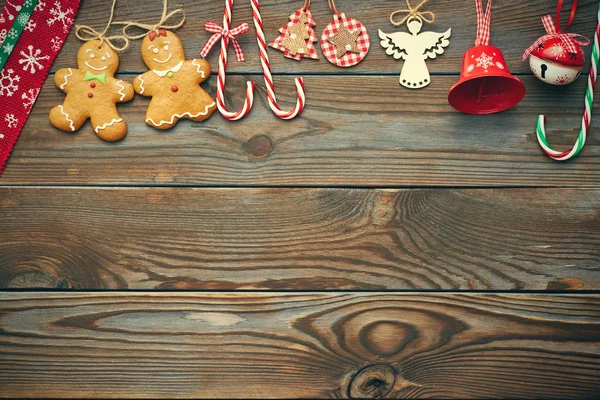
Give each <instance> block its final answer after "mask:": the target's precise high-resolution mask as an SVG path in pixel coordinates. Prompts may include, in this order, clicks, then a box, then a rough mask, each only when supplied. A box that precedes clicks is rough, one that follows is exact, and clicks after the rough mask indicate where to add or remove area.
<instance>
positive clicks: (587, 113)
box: [537, 2, 600, 161]
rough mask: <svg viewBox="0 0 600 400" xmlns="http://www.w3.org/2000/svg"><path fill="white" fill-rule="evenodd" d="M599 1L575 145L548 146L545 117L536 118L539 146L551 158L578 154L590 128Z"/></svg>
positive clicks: (598, 40)
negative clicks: (559, 148)
mask: <svg viewBox="0 0 600 400" xmlns="http://www.w3.org/2000/svg"><path fill="white" fill-rule="evenodd" d="M599 47H600V2H598V23H597V24H596V34H595V38H594V47H593V48H592V63H591V64H592V65H591V67H590V76H589V78H588V84H587V89H586V91H585V109H584V112H583V119H582V121H581V130H580V131H579V136H578V137H577V142H575V146H573V148H572V149H571V150H569V151H565V152H560V151H555V150H552V149H551V148H550V144H549V143H548V140H547V139H546V129H545V128H544V122H545V120H546V117H545V116H544V115H540V116H539V117H538V119H537V138H538V142H539V143H540V146H542V149H543V150H544V152H545V153H546V154H547V155H548V156H549V157H550V158H552V159H554V160H556V161H566V160H570V159H572V158H574V157H575V156H577V154H579V152H580V151H581V149H583V145H584V144H585V139H586V137H587V131H588V129H589V128H590V124H591V122H592V105H593V103H594V86H595V84H596V77H597V76H598V62H599V59H600V48H599Z"/></svg>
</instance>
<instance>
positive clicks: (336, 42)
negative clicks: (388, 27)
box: [321, 13, 371, 68]
mask: <svg viewBox="0 0 600 400" xmlns="http://www.w3.org/2000/svg"><path fill="white" fill-rule="evenodd" d="M370 47H371V40H370V39H369V32H367V28H365V26H364V25H363V24H361V23H360V22H359V21H357V20H355V19H354V18H348V17H346V15H345V14H344V13H337V14H334V16H333V21H331V22H330V23H329V25H327V27H326V28H325V30H324V31H323V35H322V36H321V50H323V55H324V56H325V58H326V59H327V60H328V61H329V62H330V63H332V64H333V65H337V66H338V67H343V68H347V67H352V66H354V65H356V64H358V63H359V62H361V61H362V60H364V59H365V57H366V56H367V53H368V52H369V48H370Z"/></svg>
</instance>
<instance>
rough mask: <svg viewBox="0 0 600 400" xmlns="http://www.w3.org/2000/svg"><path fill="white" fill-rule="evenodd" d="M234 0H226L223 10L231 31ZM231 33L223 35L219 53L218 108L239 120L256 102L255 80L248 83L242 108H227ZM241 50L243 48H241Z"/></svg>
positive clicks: (227, 116) (225, 26)
mask: <svg viewBox="0 0 600 400" xmlns="http://www.w3.org/2000/svg"><path fill="white" fill-rule="evenodd" d="M232 8H233V0H225V10H224V12H223V30H224V31H226V32H231V9H232ZM229 40H230V35H229V34H227V35H221V53H220V54H219V72H218V75H217V81H218V82H217V108H218V109H219V112H220V113H221V115H222V116H223V117H224V118H226V119H228V120H230V121H238V120H240V119H242V118H244V117H245V116H246V115H248V113H249V112H250V110H251V109H252V105H253V104H254V82H250V81H249V82H247V84H246V100H245V101H244V105H243V107H242V108H241V109H239V110H238V111H236V112H231V111H229V110H227V107H226V106H225V93H224V92H225V75H226V73H227V47H228V46H229ZM240 50H241V49H240Z"/></svg>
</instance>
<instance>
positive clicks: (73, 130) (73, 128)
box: [58, 104, 75, 132]
mask: <svg viewBox="0 0 600 400" xmlns="http://www.w3.org/2000/svg"><path fill="white" fill-rule="evenodd" d="M58 108H59V109H60V113H61V114H62V115H64V116H65V118H66V120H67V122H68V123H69V126H70V127H71V131H72V132H75V126H73V120H72V119H71V118H70V117H69V114H67V113H66V112H65V108H64V107H63V106H62V104H61V105H59V106H58Z"/></svg>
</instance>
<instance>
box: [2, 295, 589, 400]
mask: <svg viewBox="0 0 600 400" xmlns="http://www.w3.org/2000/svg"><path fill="white" fill-rule="evenodd" d="M0 299H1V300H2V301H1V302H0V332H1V333H2V334H1V335H0V353H1V354H2V357H1V358H0V386H1V387H2V391H1V392H0V396H1V397H37V398H39V397H95V398H114V397H118V398H171V397H176V398H192V397H193V398H248V397H253V398H327V397H349V396H354V397H359V396H360V397H386V398H400V397H402V398H544V399H551V398H553V399H554V398H555V399H565V398H569V399H574V398H593V397H595V396H597V394H598V393H599V392H600V357H599V356H600V350H599V349H600V347H599V346H600V298H599V297H598V296H588V297H583V296H545V295H457V294H445V295H441V294H438V295H428V294H427V295H388V294H326V293H306V294H278V293H271V294H235V295H232V294H219V293H215V294H205V295H201V294H155V293H152V294H151V293H137V294H91V293H81V294H58V293H24V294H19V293H3V294H0Z"/></svg>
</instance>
